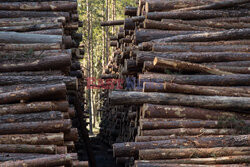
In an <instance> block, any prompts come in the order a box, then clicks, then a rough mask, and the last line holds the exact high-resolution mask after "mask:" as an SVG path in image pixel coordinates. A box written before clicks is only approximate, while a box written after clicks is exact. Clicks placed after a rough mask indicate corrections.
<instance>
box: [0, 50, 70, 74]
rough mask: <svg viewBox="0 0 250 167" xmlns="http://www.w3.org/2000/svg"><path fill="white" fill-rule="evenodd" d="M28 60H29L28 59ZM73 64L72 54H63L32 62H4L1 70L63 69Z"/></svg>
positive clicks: (0, 67) (0, 66)
mask: <svg viewBox="0 0 250 167" xmlns="http://www.w3.org/2000/svg"><path fill="white" fill-rule="evenodd" d="M26 61H27V60H26ZM70 65H71V55H69V54H61V55H57V56H48V57H44V58H40V59H35V60H33V61H30V62H20V61H19V62H13V61H11V62H3V63H1V65H0V72H19V71H46V70H57V69H63V68H65V67H68V66H70Z"/></svg>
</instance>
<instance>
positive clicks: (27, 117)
mask: <svg viewBox="0 0 250 167" xmlns="http://www.w3.org/2000/svg"><path fill="white" fill-rule="evenodd" d="M64 114H65V113H62V112H60V111H50V112H42V113H34V114H18V115H11V114H8V115H3V116H1V118H0V123H17V122H36V121H50V120H63V118H64Z"/></svg>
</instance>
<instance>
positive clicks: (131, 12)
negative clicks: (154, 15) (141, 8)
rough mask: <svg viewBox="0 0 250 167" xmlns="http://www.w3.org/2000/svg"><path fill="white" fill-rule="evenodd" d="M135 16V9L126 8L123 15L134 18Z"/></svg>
mask: <svg viewBox="0 0 250 167" xmlns="http://www.w3.org/2000/svg"><path fill="white" fill-rule="evenodd" d="M136 14H137V7H131V6H126V8H125V15H127V16H136Z"/></svg>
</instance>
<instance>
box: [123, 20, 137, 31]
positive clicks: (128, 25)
mask: <svg viewBox="0 0 250 167" xmlns="http://www.w3.org/2000/svg"><path fill="white" fill-rule="evenodd" d="M135 27H136V24H135V22H134V21H133V20H132V19H131V18H126V19H125V20H124V30H134V29H135Z"/></svg>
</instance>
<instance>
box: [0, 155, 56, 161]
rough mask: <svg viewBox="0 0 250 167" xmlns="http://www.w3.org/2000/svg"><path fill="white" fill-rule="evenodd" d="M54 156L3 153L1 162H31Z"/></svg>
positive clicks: (0, 157)
mask: <svg viewBox="0 0 250 167" xmlns="http://www.w3.org/2000/svg"><path fill="white" fill-rule="evenodd" d="M49 156H52V154H34V153H25V154H24V153H1V156H0V162H5V161H17V160H30V159H36V158H42V157H49Z"/></svg>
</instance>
